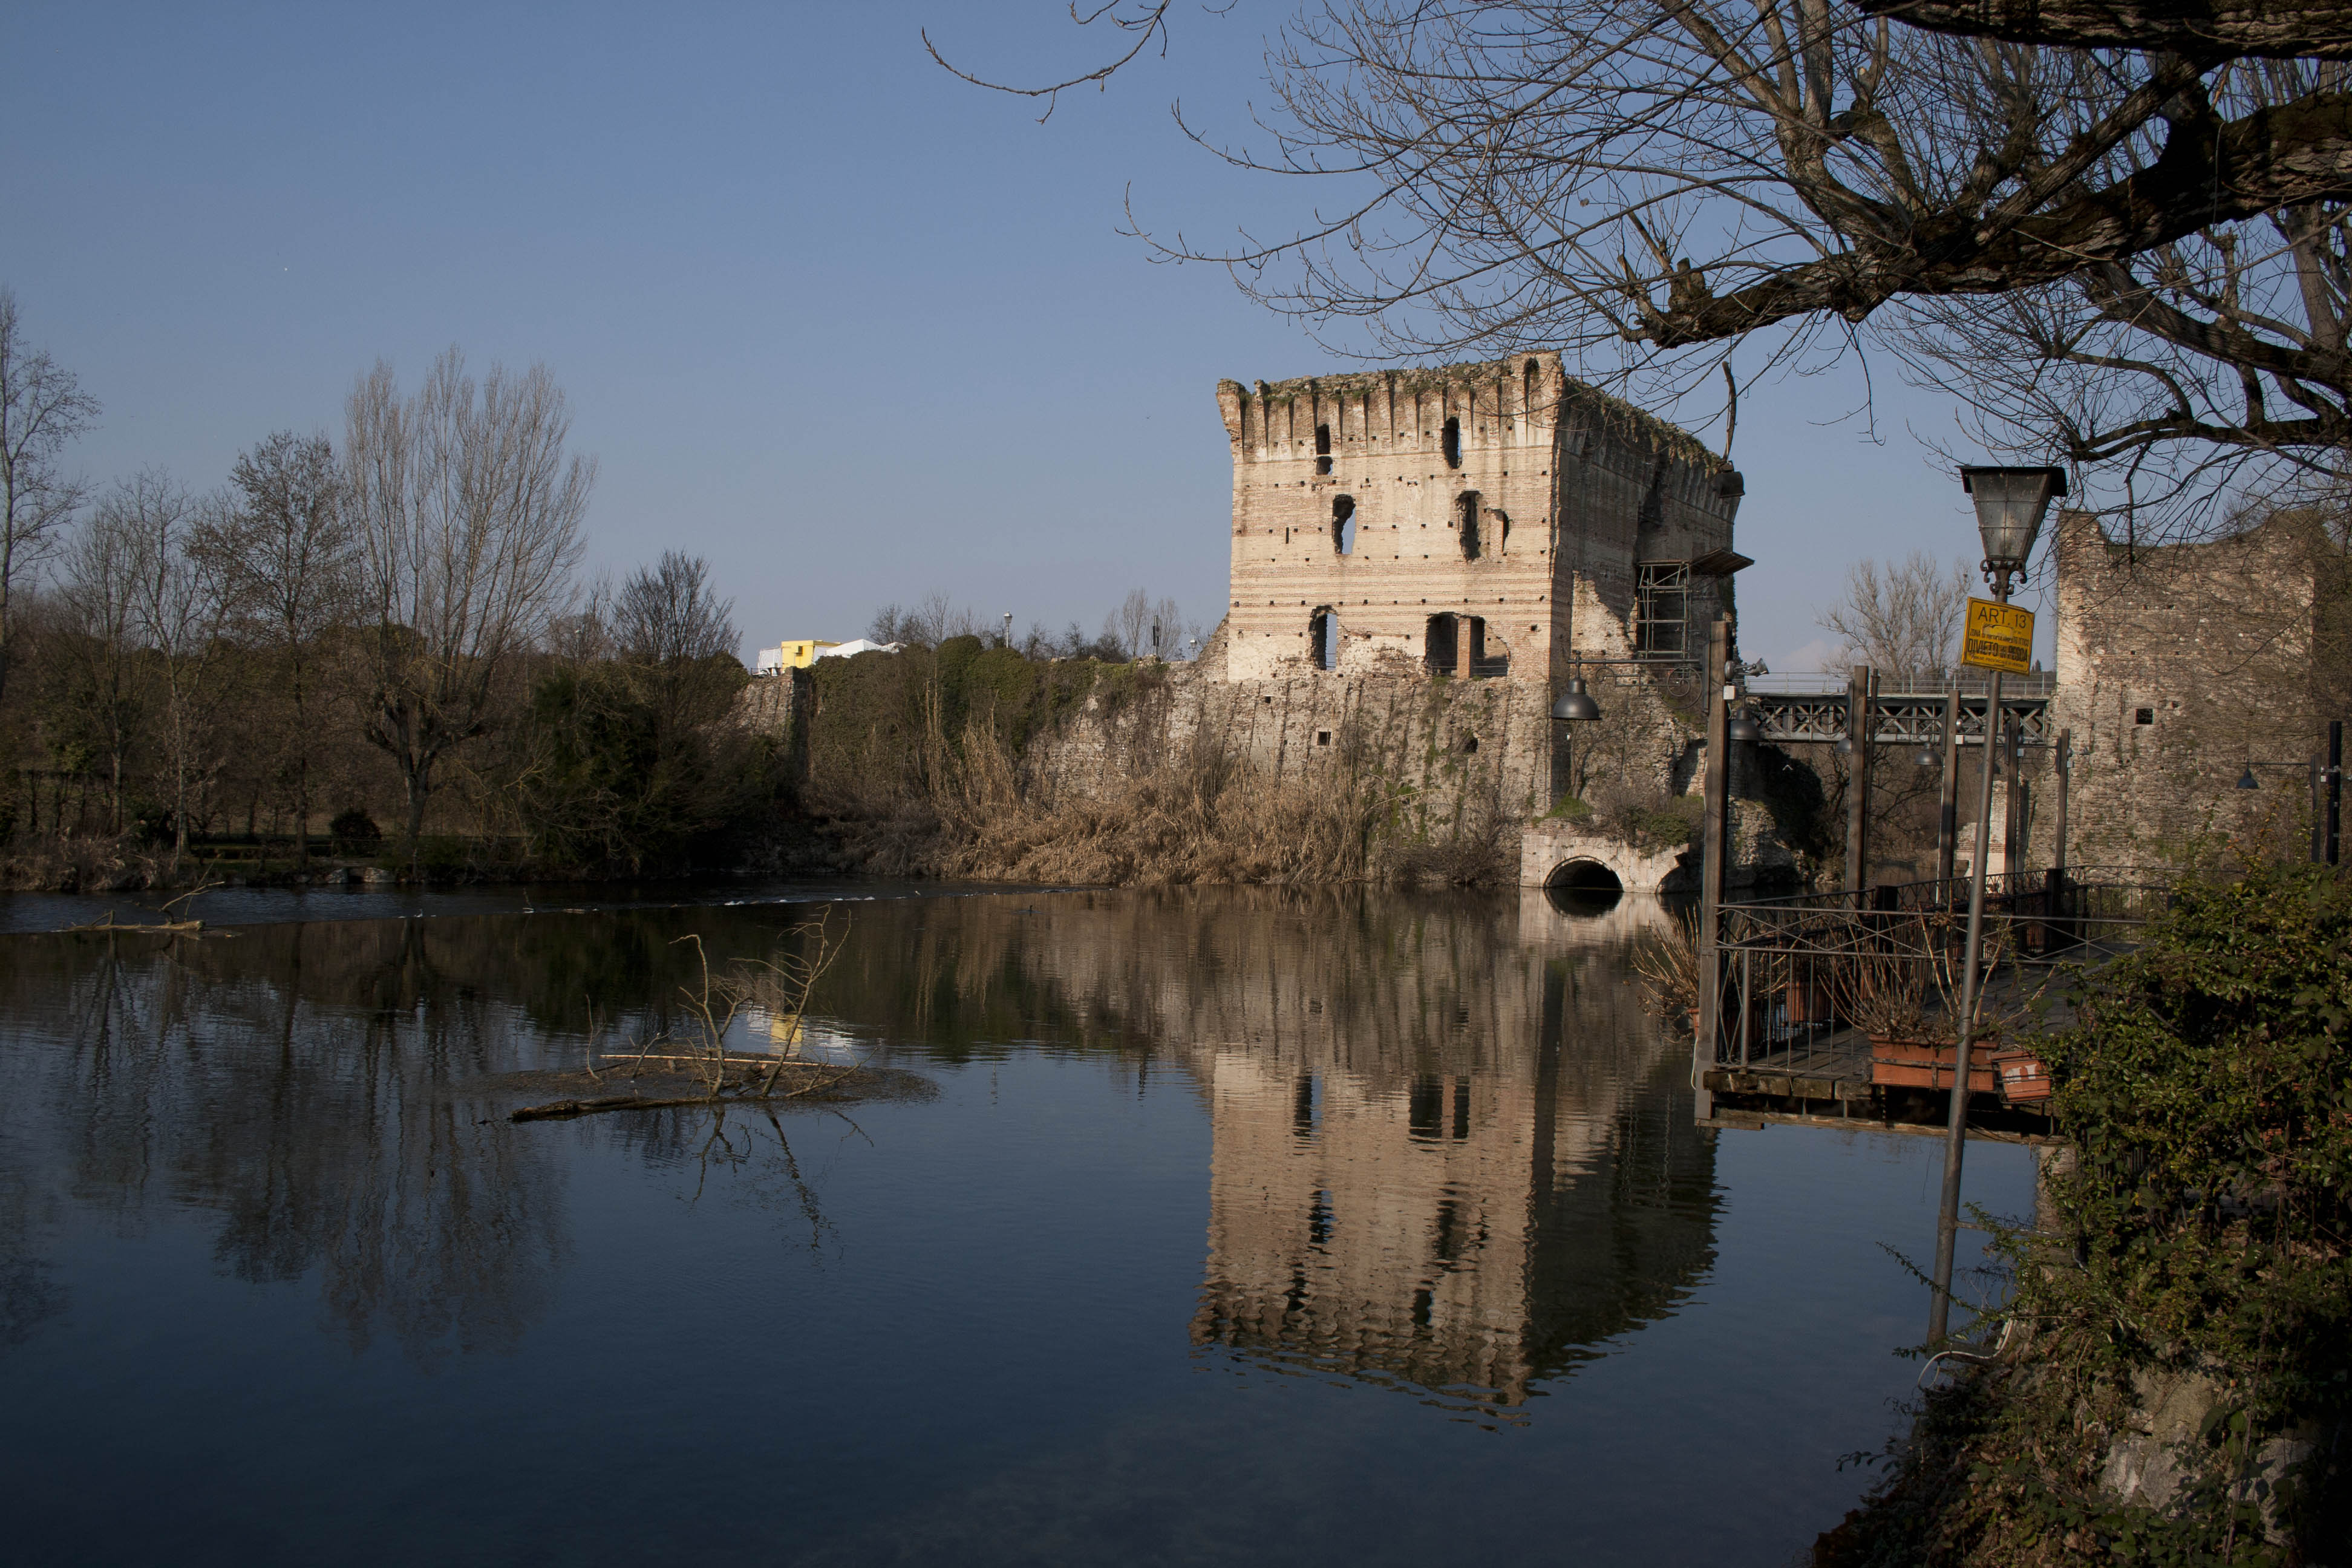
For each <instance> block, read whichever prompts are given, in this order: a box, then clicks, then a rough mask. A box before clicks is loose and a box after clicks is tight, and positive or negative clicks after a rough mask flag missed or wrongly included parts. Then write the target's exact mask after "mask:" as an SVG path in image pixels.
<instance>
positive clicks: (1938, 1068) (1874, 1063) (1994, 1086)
mask: <svg viewBox="0 0 2352 1568" xmlns="http://www.w3.org/2000/svg"><path fill="white" fill-rule="evenodd" d="M1982 1043H1983V1042H1981V1041H1980V1042H1979V1046H1978V1047H1970V1049H1969V1093H1970V1094H1998V1093H2000V1071H1999V1070H1998V1069H1997V1068H1994V1066H1993V1065H1992V1061H1991V1059H1990V1052H1989V1051H1986V1050H1984V1049H1981V1048H1979V1047H1981V1045H1982ZM1958 1051H1959V1047H1958V1046H1957V1045H1953V1044H1951V1043H1949V1042H1944V1043H1937V1042H1935V1041H1930V1040H1886V1039H1880V1038H1879V1037H1876V1036H1873V1037H1871V1041H1870V1081H1871V1082H1873V1083H1874V1084H1878V1085H1880V1086H1882V1087H1884V1088H1890V1089H1949V1088H1951V1087H1952V1072H1953V1068H1954V1067H1955V1066H1956V1065H1957V1064H1956V1063H1955V1062H1954V1060H1953V1058H1954V1057H1956V1056H1957V1055H1958Z"/></svg>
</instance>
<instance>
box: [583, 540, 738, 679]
mask: <svg viewBox="0 0 2352 1568" xmlns="http://www.w3.org/2000/svg"><path fill="white" fill-rule="evenodd" d="M734 614H735V601H734V600H732V599H722V598H720V597H719V595H718V591H717V590H716V589H715V588H713V587H712V586H711V583H710V565H709V563H708V562H706V561H705V560H703V559H702V557H700V556H699V555H688V554H687V553H686V552H684V551H681V550H670V551H665V552H663V554H662V558H661V562H660V563H659V564H658V565H656V566H652V567H645V566H640V567H638V568H637V569H636V570H635V572H633V573H631V574H629V580H628V581H627V582H625V583H624V584H622V585H621V590H620V592H619V593H617V594H615V595H614V596H613V608H612V626H613V636H614V641H615V642H616V643H617V644H618V645H619V647H620V650H621V655H622V657H623V658H629V659H633V660H635V661H636V662H637V663H639V664H647V665H662V664H669V663H672V662H678V661H683V662H687V663H692V662H694V661H695V660H698V659H705V658H712V657H714V656H716V655H719V654H723V653H733V652H734V651H735V648H736V646H737V644H738V642H739V641H740V638H739V637H737V635H736V632H735V622H734V618H733V617H734Z"/></svg>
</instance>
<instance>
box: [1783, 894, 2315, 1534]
mask: <svg viewBox="0 0 2352 1568" xmlns="http://www.w3.org/2000/svg"><path fill="white" fill-rule="evenodd" d="M2071 1000H2072V1002H2073V1004H2074V1023H2073V1024H2072V1025H2071V1026H2068V1027H2066V1028H2064V1029H2063V1030H2061V1031H2060V1032H2058V1033H2057V1034H2055V1035H2054V1036H2052V1037H2048V1038H2047V1039H2045V1040H2044V1041H2043V1042H2042V1049H2043V1053H2044V1055H2045V1057H2046V1058H2047V1059H2048V1060H2049V1061H2050V1063H2051V1066H2052V1076H2053V1079H2054V1080H2055V1083H2056V1086H2057V1087H2056V1093H2055V1097H2054V1100H2053V1116H2054V1118H2055V1120H2056V1123H2057V1126H2058V1129H2059V1130H2060V1131H2062V1132H2063V1134H2064V1135H2065V1137H2066V1138H2067V1140H2068V1141H2069V1142H2071V1143H2072V1144H2073V1147H2074V1164H2073V1168H2072V1169H2071V1171H2066V1172H2063V1173H2058V1174H2054V1175H2053V1177H2052V1179H2051V1182H2050V1189H2049V1199H2050V1207H2051V1210H2052V1212H2053V1214H2054V1215H2055V1216H2056V1217H2057V1219H2058V1222H2059V1230H2058V1234H2057V1235H2056V1236H2054V1237H2053V1236H2052V1235H2050V1234H2048V1233H2047V1232H2042V1231H2037V1230H2034V1229H2032V1228H2029V1227H2028V1226H2023V1225H1999V1224H1996V1225H1994V1226H1992V1227H1991V1228H1992V1232H1993V1236H1994V1240H1995V1251H1996V1255H1997V1256H1998V1257H2000V1258H2001V1259H2002V1260H2003V1262H2004V1264H2005V1266H2006V1270H2007V1273H2008V1277H2009V1279H2010V1282H2011V1289H2012V1292H2013V1293H2012V1297H2011V1300H2010V1302H2009V1303H2008V1305H2007V1306H2006V1307H2005V1308H2003V1309H2000V1315H2004V1316H2006V1317H2007V1318H2008V1320H2009V1322H2010V1325H2011V1331H2010V1337H2011V1353H2010V1354H2009V1355H2007V1356H2005V1357H2000V1358H1996V1360H1995V1361H1994V1362H1993V1363H1992V1364H1991V1365H1990V1366H1989V1367H1987V1368H1986V1369H1985V1371H1984V1372H1983V1373H1980V1374H1979V1375H1976V1376H1971V1377H1967V1378H1964V1379H1962V1380H1961V1381H1960V1382H1959V1383H1958V1384H1956V1385H1955V1386H1953V1387H1951V1388H1949V1389H1946V1390H1942V1391H1939V1392H1937V1394H1933V1395H1931V1396H1930V1397H1929V1398H1928V1400H1927V1404H1926V1405H1925V1407H1924V1409H1923V1411H1922V1413H1921V1415H1920V1420H1919V1423H1918V1426H1917V1427H1916V1430H1915V1432H1914V1434H1913V1436H1912V1439H1911V1441H1910V1443H1909V1444H1908V1445H1907V1447H1905V1448H1904V1449H1902V1450H1900V1452H1899V1459H1900V1463H1899V1464H1898V1466H1897V1468H1896V1469H1895V1472H1894V1473H1893V1474H1892V1475H1891V1476H1890V1478H1889V1479H1888V1481H1887V1483H1886V1484H1885V1486H1884V1487H1882V1488H1881V1489H1880V1490H1879V1492H1878V1493H1877V1494H1876V1495H1875V1496H1874V1498H1873V1499H1872V1500H1871V1501H1870V1503H1869V1505H1868V1506H1867V1507H1865V1508H1864V1509H1863V1510H1858V1511H1857V1512H1855V1513H1854V1514H1852V1515H1850V1516H1849V1517H1848V1519H1847V1522H1846V1523H1845V1524H1844V1525H1843V1526H1842V1527H1840V1528H1839V1529H1838V1530H1837V1531H1832V1533H1831V1535H1829V1536H1825V1537H1824V1538H1823V1539H1822V1543H1821V1545H1820V1546H1819V1547H1817V1549H1816V1553H1815V1561H1816V1562H1819V1563H1838V1564H1862V1563H1870V1564H1876V1563H1921V1562H1936V1563H1987V1564H1990V1563H2021V1562H2033V1563H2221V1562H2223V1561H2225V1560H2227V1561H2232V1562H2236V1563H2285V1562H2300V1561H2311V1560H2314V1559H2311V1558H2309V1557H2307V1556H2296V1555H2294V1552H2296V1551H2297V1550H2298V1549H2297V1548H2296V1547H2294V1546H2290V1545H2288V1544H2287V1543H2285V1542H2282V1541H2278V1540H2265V1536H2266V1535H2267V1536H2276V1535H2280V1534H2283V1533H2292V1534H2294V1536H2296V1537H2299V1539H2300V1542H2302V1543H2303V1545H2304V1547H2305V1548H2308V1547H2318V1548H2320V1549H2322V1550H2323V1551H2325V1546H2326V1542H2331V1541H2333V1542H2336V1543H2337V1544H2338V1545H2339V1546H2340V1545H2341V1543H2342V1542H2343V1541H2344V1540H2345V1539H2347V1534H2352V1513H2348V1512H2347V1486H2346V1473H2345V1472H2346V1468H2347V1466H2346V1461H2345V1457H2344V1456H2341V1455H2338V1454H2336V1453H2335V1450H2336V1448H2337V1447H2341V1442H2340V1437H2341V1435H2342V1433H2343V1429H2344V1426H2345V1424H2346V1423H2347V1419H2352V1050H2347V1032H2352V890H2347V885H2346V884H2345V883H2343V882H2341V881H2338V880H2337V879H2336V878H2335V877H2334V876H2333V875H2332V874H2329V873H2326V872H2322V871H2319V870H2317V869H2315V868H2268V869H2262V870H2257V871H2255V872H2253V873H2252V874H2251V875H2249V876H2247V877H2245V878H2244V879H2241V880H2237V881H2233V882H2227V883H2222V882H2215V883H2208V884H2202V885H2196V886H2190V887H2188V888H2186V889H2183V890H2182V891H2181V892H2180V893H2179V895H2178V896H2177V898H2176V900H2175V901H2174V904H2173V907H2172V909H2171V910H2170V911H2169V912H2168V913H2167V914H2166V915H2165V916H2164V917H2163V918H2162V919H2161V920H2159V921H2158V922H2157V923H2156V924H2155V925H2154V926H2153V927H2151V928H2150V929H2149V930H2148V931H2147V938H2146V941H2145V942H2143V943H2142V945H2141V946H2140V947H2139V948H2138V949H2137V951H2136V952H2131V953H2129V954H2127V955H2126V956H2124V957H2122V958H2120V959H2118V960H2116V961H2115V962H2113V963H2108V964H2106V965H2105V966H2104V967H2101V968H2098V969H2095V970H2092V971H2090V972H2089V973H2086V974H2084V975H2083V976H2081V977H2080V979H2079V981H2078V984H2077V986H2076V990H2075V993H2074V995H2073V997H2072V998H2071ZM2019 1345H2022V1346H2023V1347H2024V1348H2023V1349H2022V1350H2020V1349H2019V1348H2018V1347H2019ZM2166 1389H2170V1390H2173V1391H2176V1393H2175V1395H2174V1397H2176V1398H2182V1397H2190V1396H2189V1395H2181V1394H2179V1393H2178V1391H2180V1390H2184V1389H2187V1390H2193V1391H2196V1392H2195V1393H2194V1394H2193V1397H2194V1400H2195V1402H2196V1405H2197V1406H2198V1408H2200V1409H2201V1411H2202V1414H2201V1419H2197V1420H2195V1421H2194V1422H2193V1424H2192V1423H2189V1422H2187V1421H2185V1420H2182V1419H2181V1418H2180V1417H2179V1414H2178V1412H2177V1411H2176V1412H2175V1415H2174V1416H2173V1419H2174V1420H2175V1421H2176V1422H2178V1423H2179V1424H2180V1425H2182V1426H2184V1428H2185V1430H2183V1431H2182V1432H2181V1433H2180V1434H2179V1436H2174V1437H2171V1438H2168V1439H2167V1440H2168V1441H2169V1442H2171V1443H2172V1444H2173V1451H2172V1453H2171V1454H2170V1455H2169V1459H2170V1461H2171V1462H2172V1463H2173V1464H2176V1465H2178V1466H2179V1468H2180V1472H2181V1480H2180V1485H2179V1489H2178V1490H2177V1492H2176V1493H2175V1495H2174V1498H2173V1500H2172V1501H2170V1502H2169V1503H2168V1505H2167V1506H2165V1507H2163V1508H2161V1509H2158V1508H2154V1507H2151V1506H2149V1505H2148V1504H2147V1502H2145V1501H2141V1502H2135V1503H2133V1504H2131V1505H2129V1506H2120V1505H2118V1503H2117V1501H2116V1499H2114V1498H2113V1497H2111V1496H2109V1495H2107V1494H2106V1493H2105V1489H2104V1487H2105V1478H2106V1475H2107V1473H2108V1470H2109V1468H2110V1462H2109V1458H2108V1455H2109V1449H2108V1445H2109V1444H2110V1443H2111V1442H2116V1441H2121V1440H2125V1438H2126V1434H2127V1433H2128V1432H2129V1431H2130V1430H2132V1429H2133V1428H2134V1427H2135V1426H2138V1425H2139V1424H2141V1423H2151V1422H2153V1421H2154V1420H2155V1418H2156V1417H2155V1413H2154V1412H2153V1411H2152V1410H2151V1409H2150V1408H2149V1407H2150V1405H2152V1404H2154V1403H2156V1402H2158V1400H2159V1398H2160V1397H2162V1396H2161V1395H2160V1394H2159V1393H2158V1391H2161V1390H2166ZM2191 1414H2192V1415H2194V1414H2195V1413H2194V1411H2192V1413H2191ZM2331 1428H2332V1429H2333V1431H2334V1432H2335V1433H2336V1435H2337V1436H2336V1438H2334V1439H2331V1437H2330V1429H2331ZM2296 1431H2301V1432H2303V1433H2305V1434H2315V1436H2316V1439H2317V1443H2316V1457H2315V1458H2312V1459H2311V1460H2310V1461H2309V1462H2308V1463H2305V1465H2304V1466H2303V1468H2302V1469H2301V1471H2300V1473H2298V1474H2293V1475H2290V1476H2289V1477H2288V1478H2287V1479H2286V1480H2285V1481H2284V1484H2283V1485H2278V1486H2275V1487H2272V1486H2268V1485H2267V1484H2266V1487H2265V1489H2263V1490H2261V1491H2257V1490H2255V1489H2252V1488H2249V1487H2247V1486H2245V1485H2243V1484H2242V1482H2243V1480H2244V1479H2245V1478H2247V1477H2249V1476H2252V1475H2254V1474H2256V1473H2258V1472H2259V1471H2261V1470H2262V1469H2263V1468H2264V1467H2265V1466H2267V1467H2269V1468H2272V1469H2273V1470H2276V1469H2277V1468H2281V1467H2284V1466H2286V1465H2288V1464H2289V1463H2290V1462H2291V1458H2292V1456H2291V1452H2290V1451H2289V1450H2288V1449H2286V1448H2285V1447H2284V1446H2280V1447H2273V1449H2272V1450H2271V1451H2270V1453H2269V1454H2268V1455H2265V1453H2264V1452H2263V1448H2264V1445H2265V1444H2266V1443H2269V1442H2271V1440H2273V1439H2274V1438H2277V1437H2279V1436H2282V1435H2284V1434H2287V1433H2291V1432H2296ZM2149 1440H2150V1439H2147V1438H2144V1437H2143V1438H2139V1439H2137V1441H2138V1442H2140V1443H2142V1444H2145V1443H2147V1442H2148V1441H2149ZM2273 1479H2276V1478H2275V1476H2273ZM2319 1560H2325V1561H2334V1560H2335V1559H2334V1557H2333V1556H2332V1555H2329V1556H2326V1557H2324V1558H2322V1559H2319Z"/></svg>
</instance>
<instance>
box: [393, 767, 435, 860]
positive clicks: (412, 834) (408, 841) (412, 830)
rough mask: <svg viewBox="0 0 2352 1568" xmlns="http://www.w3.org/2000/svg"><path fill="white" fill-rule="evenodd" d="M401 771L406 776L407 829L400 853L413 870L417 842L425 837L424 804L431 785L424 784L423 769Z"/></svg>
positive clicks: (430, 791)
mask: <svg viewBox="0 0 2352 1568" xmlns="http://www.w3.org/2000/svg"><path fill="white" fill-rule="evenodd" d="M403 771H404V772H406V773H407V774H408V776H407V779H406V783H407V785H408V827H407V831H406V833H405V835H404V839H405V842H404V844H403V845H402V847H401V848H402V853H403V854H404V856H405V858H407V861H408V864H409V867H410V868H411V869H414V868H415V865H416V846H417V841H418V840H419V839H421V838H422V837H424V836H425V800H426V798H427V797H428V796H430V795H431V794H432V785H431V784H427V783H426V782H425V773H424V770H423V769H421V768H420V769H416V770H415V771H409V770H405V769H404V770H403Z"/></svg>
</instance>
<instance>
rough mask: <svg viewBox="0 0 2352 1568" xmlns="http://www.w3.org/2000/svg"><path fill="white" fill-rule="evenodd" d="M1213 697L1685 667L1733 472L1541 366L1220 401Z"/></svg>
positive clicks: (1726, 538) (1544, 361)
mask: <svg viewBox="0 0 2352 1568" xmlns="http://www.w3.org/2000/svg"><path fill="white" fill-rule="evenodd" d="M1217 403H1218V407H1219V409H1220V411H1221V412H1222V413H1223V416H1224V426H1225V434H1226V438H1227V441H1228V443H1229V445H1230V447H1231V449H1232V455H1233V464H1234V490H1233V574H1232V580H1231V588H1230V592H1229V595H1228V601H1229V602H1228V604H1227V606H1226V615H1225V625H1224V628H1223V630H1224V635H1223V674H1224V678H1225V679H1228V680H1234V681H1248V680H1259V679H1269V678H1278V677H1284V676H1290V675H1298V674H1307V673H1316V672H1320V673H1327V674H1339V675H1371V674H1410V675H1415V676H1437V675H1442V676H1459V677H1463V678H1466V679H1507V680H1511V681H1515V682H1536V683H1549V682H1550V681H1553V680H1555V679H1559V678H1561V677H1564V676H1566V675H1567V674H1568V673H1569V669H1570V662H1571V658H1572V657H1573V656H1581V657H1582V658H1586V659H1623V658H1646V659H1655V660H1658V661H1660V662H1665V663H1670V662H1675V661H1678V660H1696V659H1698V658H1704V656H1705V654H1706V626H1707V624H1708V623H1709V622H1710V621H1711V620H1712V619H1713V618H1714V617H1715V616H1716V615H1717V614H1718V613H1719V612H1720V611H1722V610H1725V609H1727V608H1728V606H1729V597H1730V595H1729V592H1728V587H1727V576H1728V573H1729V572H1730V571H1731V570H1734V569H1736V568H1737V567H1738V565H1741V564H1744V561H1743V560H1741V559H1740V558H1738V557H1737V556H1735V555H1733V553H1732V552H1731V542H1732V521H1733V519H1734V518H1735V517H1736V516H1737V515H1738V510H1739V500H1740V496H1741V493H1742V489H1743V486H1742V484H1741V481H1740V477H1739V474H1738V471H1737V470H1735V469H1734V468H1732V467H1731V465H1730V463H1729V462H1728V461H1727V459H1725V458H1722V457H1719V456H1717V455H1716V454H1714V453H1712V452H1709V451H1708V450H1707V449H1706V447H1705V446H1703V445H1702V444H1701V443H1700V442H1699V441H1698V440H1697V438H1696V437H1693V436H1691V435H1689V434H1688V433H1686V432H1685V431H1682V430H1679V429H1677V428H1675V426H1671V425H1668V424H1666V423H1665V422H1664V421H1663V420H1660V419H1655V418H1653V417H1651V416H1648V415H1646V414H1643V413H1642V412H1640V411H1639V410H1637V409H1635V408H1633V406H1631V405H1628V404H1625V403H1622V402H1620V401H1619V400H1617V399H1616V398H1613V397H1611V396H1608V395H1606V394H1603V393H1601V392H1599V391H1597V390H1595V389H1594V388H1592V387H1590V386H1586V385H1584V384H1582V383H1580V382H1578V381H1575V380H1573V379H1572V378H1570V377H1569V376H1568V375H1566V374H1564V373H1563V372H1562V370H1561V368H1560V363H1559V355H1557V354H1552V353H1533V354H1526V355H1520V356H1515V357H1513V358H1511V359H1507V360H1499V361H1495V362H1492V363H1484V364H1459V365H1445V366H1442V367H1438V368H1434V369H1427V370H1391V371H1373V372H1366V373H1361V374H1348V375H1331V376H1307V377H1301V378H1298V379H1296V380H1291V381H1279V382H1264V381H1261V382H1258V383H1256V384H1255V386H1244V384H1241V383H1240V382H1237V381H1227V382H1223V383H1220V384H1219V385H1218V387H1217Z"/></svg>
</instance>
